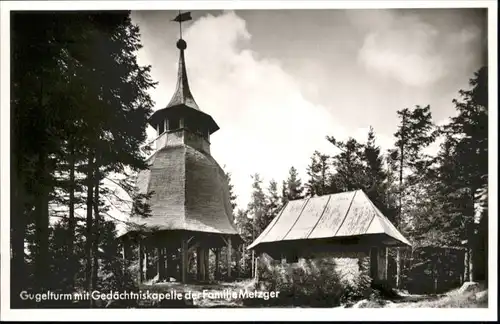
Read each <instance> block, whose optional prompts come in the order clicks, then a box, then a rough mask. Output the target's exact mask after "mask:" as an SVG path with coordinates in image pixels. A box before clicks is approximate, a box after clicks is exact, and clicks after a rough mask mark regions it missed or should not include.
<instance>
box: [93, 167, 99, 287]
mask: <svg viewBox="0 0 500 324" xmlns="http://www.w3.org/2000/svg"><path fill="white" fill-rule="evenodd" d="M93 207H94V223H93V224H92V231H93V238H94V242H92V243H93V245H92V246H93V251H92V256H93V260H92V262H93V264H92V288H93V289H94V290H96V289H97V288H98V287H97V281H98V278H99V277H98V273H99V229H100V228H99V227H100V223H99V176H98V169H97V168H96V169H95V188H94V206H93Z"/></svg>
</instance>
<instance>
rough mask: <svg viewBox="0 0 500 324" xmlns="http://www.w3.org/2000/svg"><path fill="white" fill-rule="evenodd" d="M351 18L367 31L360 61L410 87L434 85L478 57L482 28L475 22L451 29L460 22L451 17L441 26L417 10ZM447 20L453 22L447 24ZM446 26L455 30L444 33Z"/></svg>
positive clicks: (352, 16) (353, 15) (370, 13)
mask: <svg viewBox="0 0 500 324" xmlns="http://www.w3.org/2000/svg"><path fill="white" fill-rule="evenodd" d="M350 18H351V21H353V22H354V23H355V24H360V27H361V28H365V31H366V35H365V37H364V41H363V43H362V46H361V48H360V50H359V52H358V59H359V61H360V62H361V63H362V64H363V65H364V66H365V67H366V68H367V69H368V70H369V71H371V72H374V73H378V74H379V75H381V76H384V77H389V78H393V79H396V80H398V81H400V82H402V83H404V84H406V85H409V86H417V87H422V86H429V85H432V84H433V83H435V82H437V81H440V80H442V79H443V78H444V77H446V76H447V75H449V74H450V73H453V72H454V71H453V70H454V69H456V66H457V65H462V66H468V65H470V64H471V63H473V61H475V60H476V59H477V53H475V52H474V51H471V50H470V49H471V48H474V47H477V46H480V42H481V30H480V28H479V27H477V26H474V25H463V26H460V25H457V26H456V28H450V27H451V24H456V22H454V21H453V20H451V19H448V20H446V21H444V22H441V25H438V24H436V23H430V22H428V21H424V20H423V19H422V18H421V16H419V15H418V14H417V13H415V12H413V13H411V12H410V13H408V12H407V13H404V14H403V13H401V12H397V11H383V12H375V11H371V12H369V13H367V12H363V13H354V14H351V15H350ZM445 23H448V24H449V25H448V26H446V25H444V27H443V26H442V25H443V24H445ZM446 28H448V29H451V32H446V33H443V29H446ZM457 63H458V64H457Z"/></svg>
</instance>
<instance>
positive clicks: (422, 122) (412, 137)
mask: <svg viewBox="0 0 500 324" xmlns="http://www.w3.org/2000/svg"><path fill="white" fill-rule="evenodd" d="M397 113H398V116H399V118H400V120H401V124H400V125H399V128H398V130H397V132H396V133H395V134H394V136H395V138H396V142H395V148H394V149H393V150H392V151H391V153H390V157H391V159H392V160H393V161H398V165H397V166H398V174H399V197H398V199H399V204H398V205H399V206H398V207H399V212H398V217H397V221H396V226H397V227H398V228H399V229H400V230H401V229H403V227H405V226H410V227H412V226H414V225H413V224H412V220H411V219H408V218H407V219H404V218H403V214H404V211H403V209H404V206H403V200H404V198H409V196H410V193H412V195H411V196H412V197H411V198H412V199H413V201H418V200H419V199H420V198H419V195H420V193H421V189H420V188H419V187H418V186H419V184H421V183H422V179H423V178H424V177H425V175H426V172H427V169H428V167H429V166H430V165H431V162H432V161H431V160H432V159H431V158H430V157H428V156H427V155H425V154H423V150H424V149H425V148H426V147H427V146H429V145H430V144H431V143H432V142H433V141H434V140H435V138H436V133H435V129H434V124H433V123H432V115H431V111H430V106H425V107H420V106H416V107H415V109H413V110H410V109H408V108H405V109H402V110H400V111H398V112H397ZM405 173H408V175H406V176H405ZM405 181H406V183H405ZM410 189H411V190H410ZM400 254H401V252H400V249H397V260H396V266H397V273H396V286H397V287H398V288H399V287H400V285H401V256H400Z"/></svg>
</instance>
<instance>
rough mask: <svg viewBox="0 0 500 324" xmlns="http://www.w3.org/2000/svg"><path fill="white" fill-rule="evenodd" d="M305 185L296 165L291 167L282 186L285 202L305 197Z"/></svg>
mask: <svg viewBox="0 0 500 324" xmlns="http://www.w3.org/2000/svg"><path fill="white" fill-rule="evenodd" d="M303 191H304V187H303V186H302V181H301V180H300V177H299V174H298V172H297V169H295V167H293V166H292V167H291V168H290V170H289V172H288V179H286V180H285V181H284V182H283V187H282V197H283V198H282V200H283V204H285V203H286V202H288V201H289V200H296V199H301V198H303V195H302V193H303Z"/></svg>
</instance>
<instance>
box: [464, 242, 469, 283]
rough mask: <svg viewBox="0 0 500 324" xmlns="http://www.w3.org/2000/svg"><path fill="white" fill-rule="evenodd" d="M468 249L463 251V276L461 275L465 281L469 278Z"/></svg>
mask: <svg viewBox="0 0 500 324" xmlns="http://www.w3.org/2000/svg"><path fill="white" fill-rule="evenodd" d="M469 265H470V263H469V251H468V250H467V249H466V250H465V251H464V276H463V282H466V281H467V280H469Z"/></svg>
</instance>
